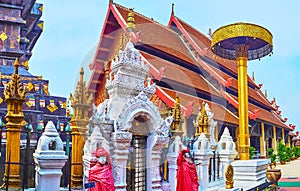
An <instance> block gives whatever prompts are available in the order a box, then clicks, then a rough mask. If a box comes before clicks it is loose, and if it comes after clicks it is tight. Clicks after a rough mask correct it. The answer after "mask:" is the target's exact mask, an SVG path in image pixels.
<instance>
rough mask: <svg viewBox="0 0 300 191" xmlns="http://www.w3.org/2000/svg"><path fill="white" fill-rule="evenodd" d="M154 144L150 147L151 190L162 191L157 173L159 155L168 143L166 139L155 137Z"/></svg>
mask: <svg viewBox="0 0 300 191" xmlns="http://www.w3.org/2000/svg"><path fill="white" fill-rule="evenodd" d="M155 138H156V142H155V144H154V146H153V147H152V155H151V175H152V176H151V178H152V180H151V181H152V190H156V191H162V189H161V180H162V178H161V176H160V173H159V167H160V154H161V152H162V148H163V147H165V146H166V144H167V143H168V141H169V138H168V137H165V136H159V135H157V136H156V137H155Z"/></svg>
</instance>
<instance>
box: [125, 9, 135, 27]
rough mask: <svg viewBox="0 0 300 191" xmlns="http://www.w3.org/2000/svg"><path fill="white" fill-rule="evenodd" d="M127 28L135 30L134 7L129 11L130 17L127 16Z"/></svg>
mask: <svg viewBox="0 0 300 191" xmlns="http://www.w3.org/2000/svg"><path fill="white" fill-rule="evenodd" d="M127 30H128V31H131V32H134V30H135V22H134V12H133V8H129V13H128V17H127Z"/></svg>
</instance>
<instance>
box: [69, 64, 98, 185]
mask: <svg viewBox="0 0 300 191" xmlns="http://www.w3.org/2000/svg"><path fill="white" fill-rule="evenodd" d="M83 74H84V71H83V68H81V70H80V79H79V82H78V83H77V86H76V90H75V94H74V96H73V95H72V94H70V101H71V106H72V108H73V110H74V115H73V117H72V119H71V121H70V123H71V124H72V127H71V134H72V164H74V165H72V168H71V187H72V188H73V189H82V175H83V170H82V165H81V164H82V154H83V146H84V142H85V136H86V134H85V133H86V131H87V127H86V125H87V124H88V122H89V118H88V112H89V109H90V108H91V104H92V101H93V100H92V96H91V95H88V94H87V91H86V84H85V81H84V80H83Z"/></svg>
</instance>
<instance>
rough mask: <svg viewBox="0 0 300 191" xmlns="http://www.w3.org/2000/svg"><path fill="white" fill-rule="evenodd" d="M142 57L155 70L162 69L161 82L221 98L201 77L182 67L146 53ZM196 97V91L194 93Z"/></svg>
mask: <svg viewBox="0 0 300 191" xmlns="http://www.w3.org/2000/svg"><path fill="white" fill-rule="evenodd" d="M142 55H143V56H144V57H145V58H146V59H147V60H148V61H149V62H150V63H151V64H152V65H153V66H154V67H155V68H157V69H160V67H164V68H165V69H166V70H165V75H164V78H162V80H161V81H166V79H169V80H172V81H175V82H179V83H181V84H183V85H187V86H190V87H191V88H196V89H198V90H202V91H205V92H208V93H209V94H213V95H216V96H218V97H222V96H221V95H220V93H219V92H218V91H217V90H216V89H215V88H214V87H213V86H212V85H211V84H210V83H208V82H207V81H206V80H205V79H204V78H203V76H201V75H199V74H197V73H195V72H193V71H191V70H188V69H186V68H184V67H182V66H179V65H175V64H174V63H171V62H169V61H167V60H164V59H161V58H158V57H156V56H153V55H150V54H148V53H145V52H142ZM194 95H196V91H195V92H194Z"/></svg>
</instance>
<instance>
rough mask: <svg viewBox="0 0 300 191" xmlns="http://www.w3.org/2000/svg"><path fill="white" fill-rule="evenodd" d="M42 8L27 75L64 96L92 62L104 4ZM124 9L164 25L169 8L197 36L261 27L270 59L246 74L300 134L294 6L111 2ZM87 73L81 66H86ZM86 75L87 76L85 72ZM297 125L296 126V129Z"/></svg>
mask: <svg viewBox="0 0 300 191" xmlns="http://www.w3.org/2000/svg"><path fill="white" fill-rule="evenodd" d="M37 2H39V3H43V4H44V13H43V17H42V19H43V20H44V21H45V24H44V32H43V33H42V35H41V37H40V39H39V40H38V42H37V44H36V46H35V48H34V50H33V56H32V58H31V60H30V64H29V66H30V69H29V71H30V72H31V73H32V74H34V75H42V76H43V77H44V79H48V80H50V84H49V89H50V93H51V94H52V95H57V96H64V97H68V96H69V93H70V92H74V87H75V83H76V81H77V80H78V73H79V69H80V67H81V66H83V65H84V66H87V65H88V64H89V63H90V59H91V58H93V54H94V50H95V46H96V45H97V43H98V41H99V38H100V33H101V31H102V26H103V23H104V19H105V16H106V12H107V9H108V0H86V1H81V0H63V1H62V0H48V1H46V0H39V1H37ZM115 2H117V3H119V4H121V5H123V6H125V7H130V6H131V7H133V8H135V11H137V12H139V13H143V14H144V15H145V16H147V17H152V18H153V19H154V20H156V21H158V22H160V23H162V24H164V25H167V23H168V21H169V18H170V13H171V4H172V3H175V15H176V16H178V17H179V18H181V19H182V20H184V21H186V22H187V23H189V24H190V25H192V26H193V27H195V28H196V29H198V30H200V31H201V32H202V33H204V34H206V33H207V31H208V29H209V28H211V29H212V31H215V30H216V29H217V28H219V27H220V26H223V25H226V24H230V23H235V22H250V23H255V24H258V25H262V26H264V27H265V28H267V29H268V30H270V31H271V33H272V34H273V44H274V51H273V52H274V54H273V55H272V56H271V57H269V56H268V57H265V58H263V59H261V61H258V60H257V61H251V62H249V63H248V65H249V67H248V74H250V75H251V73H252V71H254V72H255V80H256V83H257V84H258V83H262V84H263V87H262V90H263V91H265V89H267V90H268V97H269V99H272V98H273V97H276V101H277V104H278V105H279V106H280V108H279V110H282V116H283V117H287V118H288V121H287V124H289V123H292V124H295V125H297V129H298V130H300V118H299V113H300V112H299V111H300V107H299V106H300V99H299V98H300V88H299V84H298V83H299V81H300V75H299V74H300V65H299V60H300V46H299V45H300V38H298V35H299V34H300V27H299V20H297V18H299V16H300V12H299V6H300V5H299V3H297V1H293V3H291V2H290V3H287V2H288V1H285V2H283V1H279V0H278V1H271V0H264V1H261V0H260V1H258V0H252V1H247V2H245V3H241V1H240V0H228V1H221V0H215V1H197V0H190V1H182V0H181V1H179V0H173V1H170V0H164V1H159V0H152V1H143V0H140V1H133V0H117V1H115ZM85 68H86V67H85ZM86 72H87V71H86ZM298 125H299V126H298Z"/></svg>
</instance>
